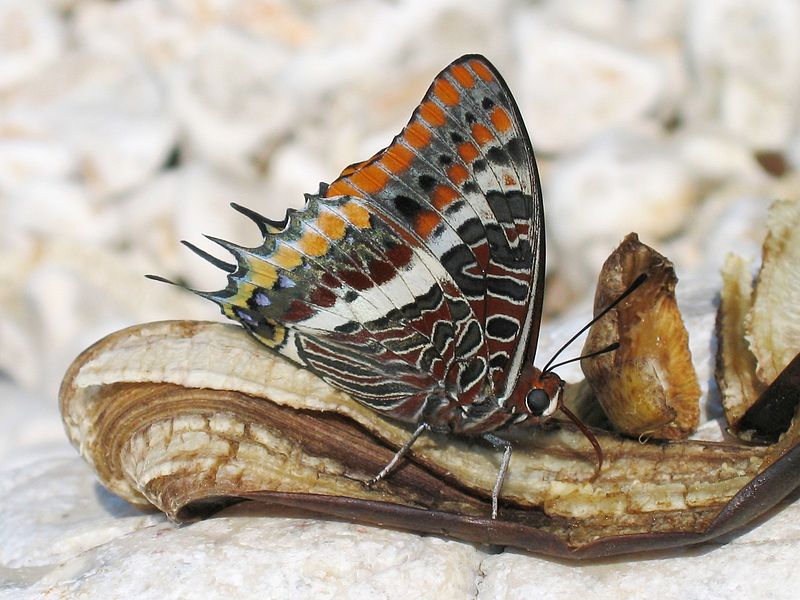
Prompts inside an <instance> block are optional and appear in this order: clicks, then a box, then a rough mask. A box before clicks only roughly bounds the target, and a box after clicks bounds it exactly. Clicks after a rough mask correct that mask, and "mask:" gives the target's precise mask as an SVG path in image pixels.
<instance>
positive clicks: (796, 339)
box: [745, 200, 800, 383]
mask: <svg viewBox="0 0 800 600" xmlns="http://www.w3.org/2000/svg"><path fill="white" fill-rule="evenodd" d="M745 327H746V328H747V331H748V334H747V339H748V341H749V342H750V349H751V350H752V352H753V354H754V355H755V357H756V360H757V361H758V367H757V369H756V373H757V375H758V378H759V379H760V380H761V381H762V382H764V383H771V382H772V381H774V379H775V378H776V377H777V376H778V373H780V372H781V371H782V370H783V368H784V367H785V366H786V365H787V364H789V361H790V360H792V359H793V358H794V356H795V355H796V354H797V353H798V352H800V201H790V200H778V201H777V202H774V203H773V204H772V206H771V207H770V210H769V215H768V217H767V237H766V239H765V240H764V249H763V253H762V263H761V270H760V271H759V273H758V279H757V280H756V285H755V289H754V291H753V307H752V308H751V309H750V313H749V314H748V316H747V321H746V323H745Z"/></svg>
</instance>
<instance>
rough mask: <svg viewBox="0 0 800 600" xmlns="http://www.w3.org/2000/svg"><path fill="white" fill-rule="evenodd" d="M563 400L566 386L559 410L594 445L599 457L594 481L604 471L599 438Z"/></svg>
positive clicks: (560, 395) (561, 394) (559, 402)
mask: <svg viewBox="0 0 800 600" xmlns="http://www.w3.org/2000/svg"><path fill="white" fill-rule="evenodd" d="M563 398H564V386H563V384H562V386H561V391H560V393H559V399H558V408H559V409H560V410H561V412H563V413H564V414H565V415H567V417H568V418H569V420H570V421H572V422H573V423H575V425H576V426H577V427H578V429H580V430H581V433H582V434H583V435H584V436H585V437H586V439H587V440H589V443H590V444H591V445H592V448H594V453H595V455H596V456H597V466H596V467H595V470H594V475H592V480H594V479H595V478H596V477H597V476H598V475H599V474H600V471H601V470H602V469H603V449H602V448H601V447H600V442H598V441H597V437H596V436H595V435H594V434H593V433H592V430H591V429H589V428H588V427H587V426H586V425H584V424H583V421H581V420H580V419H579V418H578V416H577V415H576V414H575V413H574V412H572V411H571V410H570V409H568V408H567V407H566V406H565V405H564V401H563Z"/></svg>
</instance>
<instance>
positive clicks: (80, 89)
mask: <svg viewBox="0 0 800 600" xmlns="http://www.w3.org/2000/svg"><path fill="white" fill-rule="evenodd" d="M5 104H6V108H7V110H8V111H9V113H10V114H11V115H12V116H13V117H14V118H15V119H20V120H22V121H23V122H33V123H37V124H38V126H39V127H40V128H41V130H43V131H44V132H46V133H45V134H44V135H45V136H46V137H49V138H54V139H55V140H57V143H58V144H60V145H62V146H65V147H66V148H68V149H69V151H70V152H71V153H73V155H74V159H73V160H74V165H75V167H74V168H75V172H74V173H70V175H71V177H72V178H73V179H75V180H78V181H79V182H80V184H81V185H83V186H84V187H85V188H86V190H87V192H88V193H90V194H91V195H92V196H93V197H97V198H100V199H103V198H108V197H110V196H111V195H113V194H117V193H120V192H123V191H126V190H128V189H131V188H133V187H135V186H136V185H139V184H141V183H142V182H143V181H145V180H146V179H148V178H149V177H151V176H152V175H153V174H154V173H155V172H156V171H157V170H158V169H159V168H160V167H161V166H162V164H163V163H164V161H165V160H166V158H167V156H168V154H169V152H170V151H171V150H172V148H173V147H174V145H175V143H176V141H177V127H176V122H175V119H174V118H173V117H172V115H171V114H170V113H169V112H168V110H167V106H166V98H165V95H164V91H163V89H161V87H160V85H159V83H158V82H157V81H156V80H155V79H154V78H153V76H152V74H151V73H149V72H148V71H147V69H146V68H145V67H144V65H143V64H142V63H141V61H140V60H139V59H138V58H136V57H135V56H131V55H130V54H125V55H100V54H94V53H90V52H76V53H69V54H67V55H66V56H65V57H64V58H62V59H61V60H60V61H59V63H58V65H57V66H53V67H51V68H50V69H47V70H46V71H45V72H43V73H42V74H41V75H40V76H39V77H38V78H37V79H36V80H35V81H34V82H32V83H31V84H30V85H28V86H26V88H25V89H24V90H21V91H19V92H17V93H15V94H13V95H11V96H9V97H8V98H7V99H5Z"/></svg>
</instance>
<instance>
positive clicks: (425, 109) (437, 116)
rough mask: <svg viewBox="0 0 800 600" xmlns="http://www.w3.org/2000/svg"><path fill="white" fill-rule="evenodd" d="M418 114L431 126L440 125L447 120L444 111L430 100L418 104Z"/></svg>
mask: <svg viewBox="0 0 800 600" xmlns="http://www.w3.org/2000/svg"><path fill="white" fill-rule="evenodd" d="M419 116H420V117H422V119H423V120H424V121H425V122H426V123H427V124H428V125H430V126H431V127H441V126H442V125H444V124H445V123H446V122H447V117H445V115H444V111H443V110H442V109H441V108H439V106H438V105H437V104H434V103H433V102H431V101H430V100H428V101H427V102H423V103H422V104H421V105H420V107H419Z"/></svg>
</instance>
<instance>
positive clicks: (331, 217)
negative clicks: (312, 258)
mask: <svg viewBox="0 0 800 600" xmlns="http://www.w3.org/2000/svg"><path fill="white" fill-rule="evenodd" d="M317 227H318V228H319V230H320V231H321V232H322V233H324V234H325V235H326V236H328V239H331V240H340V239H342V236H344V232H345V229H346V228H347V225H346V224H345V222H344V221H343V220H342V219H340V218H339V217H337V216H336V215H335V214H333V213H332V212H328V211H327V210H323V211H320V213H319V216H318V217H317Z"/></svg>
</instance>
